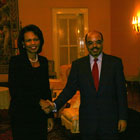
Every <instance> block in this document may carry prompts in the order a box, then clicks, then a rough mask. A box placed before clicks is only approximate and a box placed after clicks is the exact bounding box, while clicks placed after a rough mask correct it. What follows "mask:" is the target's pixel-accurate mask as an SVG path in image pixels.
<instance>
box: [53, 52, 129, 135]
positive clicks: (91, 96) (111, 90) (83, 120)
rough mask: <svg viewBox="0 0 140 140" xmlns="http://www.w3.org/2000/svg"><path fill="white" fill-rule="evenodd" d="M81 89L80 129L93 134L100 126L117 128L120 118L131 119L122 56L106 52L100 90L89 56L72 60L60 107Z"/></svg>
mask: <svg viewBox="0 0 140 140" xmlns="http://www.w3.org/2000/svg"><path fill="white" fill-rule="evenodd" d="M76 90H80V98H81V104H80V108H79V125H80V132H81V133H82V132H84V133H93V132H94V130H96V128H97V127H100V128H101V129H106V130H109V131H113V130H114V131H115V130H117V123H118V120H126V119H127V97H126V86H125V78H124V73H123V65H122V61H121V59H120V58H117V57H115V56H111V55H106V54H103V58H102V65H101V74H100V82H99V88H98V91H97V92H96V89H95V87H94V81H93V78H92V72H91V67H90V59H89V56H85V57H83V58H80V59H78V60H76V61H74V62H73V63H72V68H71V71H70V75H69V77H68V81H67V84H66V86H65V88H64V89H63V91H62V93H61V94H60V96H59V97H58V98H57V99H56V100H55V103H56V106H57V109H60V108H61V107H62V106H63V105H64V104H65V103H66V101H68V100H69V99H70V98H71V97H72V96H73V95H74V94H75V92H76Z"/></svg>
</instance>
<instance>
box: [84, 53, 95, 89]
mask: <svg viewBox="0 0 140 140" xmlns="http://www.w3.org/2000/svg"><path fill="white" fill-rule="evenodd" d="M83 68H84V69H85V73H86V76H87V78H88V79H89V83H90V84H91V87H92V88H93V89H94V90H95V91H96V89H95V86H94V80H93V78H92V72H91V66H90V58H89V55H88V56H87V57H85V63H84V66H83Z"/></svg>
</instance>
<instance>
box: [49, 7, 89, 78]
mask: <svg viewBox="0 0 140 140" xmlns="http://www.w3.org/2000/svg"><path fill="white" fill-rule="evenodd" d="M58 14H76V15H77V14H83V15H84V35H86V33H87V32H88V9H87V8H53V9H52V23H53V37H52V38H53V60H54V62H55V72H56V73H57V78H59V77H60V64H59V63H60V62H59V50H58V42H57V15H58ZM85 52H86V51H85Z"/></svg>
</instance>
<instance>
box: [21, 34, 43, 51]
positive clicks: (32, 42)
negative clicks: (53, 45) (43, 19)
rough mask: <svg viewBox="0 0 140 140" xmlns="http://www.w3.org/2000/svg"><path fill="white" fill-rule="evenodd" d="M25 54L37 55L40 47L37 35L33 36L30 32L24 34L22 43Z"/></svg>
mask: <svg viewBox="0 0 140 140" xmlns="http://www.w3.org/2000/svg"><path fill="white" fill-rule="evenodd" d="M23 45H24V46H25V48H26V50H27V53H37V51H38V49H39V47H40V40H39V38H38V36H37V35H35V34H34V33H33V32H32V31H29V32H26V33H25V34H24V42H23Z"/></svg>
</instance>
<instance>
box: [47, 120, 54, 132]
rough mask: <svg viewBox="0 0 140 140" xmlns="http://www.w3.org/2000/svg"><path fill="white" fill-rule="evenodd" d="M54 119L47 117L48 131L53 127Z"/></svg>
mask: <svg viewBox="0 0 140 140" xmlns="http://www.w3.org/2000/svg"><path fill="white" fill-rule="evenodd" d="M53 126H54V121H53V118H48V132H50V131H51V130H52V129H53Z"/></svg>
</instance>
